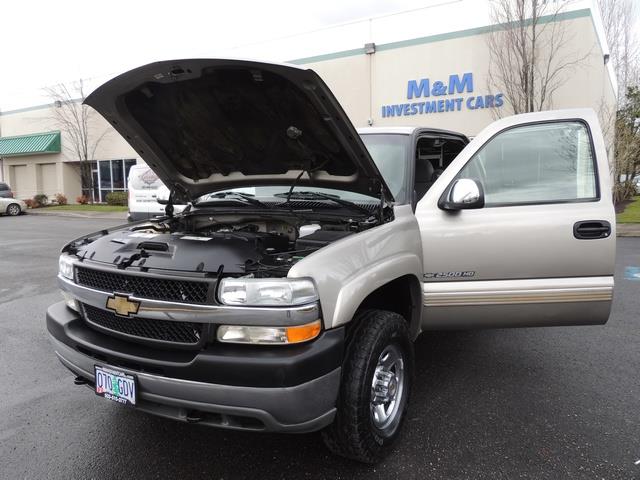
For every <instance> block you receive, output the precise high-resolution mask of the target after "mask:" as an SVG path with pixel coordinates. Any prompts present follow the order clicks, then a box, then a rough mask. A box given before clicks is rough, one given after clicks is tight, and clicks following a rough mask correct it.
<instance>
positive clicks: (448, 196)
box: [438, 178, 484, 210]
mask: <svg viewBox="0 0 640 480" xmlns="http://www.w3.org/2000/svg"><path fill="white" fill-rule="evenodd" d="M438 207H440V208H441V209H443V210H468V209H472V208H482V207H484V192H483V190H482V184H481V183H480V182H478V181H476V180H472V179H470V178H459V179H458V180H456V181H455V182H453V183H452V184H451V186H449V188H447V189H446V190H445V191H444V193H443V194H442V196H441V197H440V200H439V201H438Z"/></svg>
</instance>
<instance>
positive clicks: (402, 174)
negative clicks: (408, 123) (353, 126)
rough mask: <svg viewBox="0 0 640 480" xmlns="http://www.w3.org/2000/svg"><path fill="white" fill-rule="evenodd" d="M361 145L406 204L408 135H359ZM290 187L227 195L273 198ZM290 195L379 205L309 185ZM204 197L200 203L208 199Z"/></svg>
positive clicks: (355, 195) (367, 198) (244, 189)
mask: <svg viewBox="0 0 640 480" xmlns="http://www.w3.org/2000/svg"><path fill="white" fill-rule="evenodd" d="M361 138H362V141H363V142H364V144H365V146H366V147H367V149H368V150H369V153H370V154H371V158H373V161H374V162H375V164H376V166H377V167H378V170H380V173H381V174H382V177H383V178H384V180H385V182H386V183H387V186H388V187H389V190H391V193H392V194H393V198H395V199H396V202H397V203H405V197H406V194H405V184H406V178H407V162H406V155H407V148H408V145H409V136H408V135H392V134H367V135H361ZM289 188H290V187H289V186H286V185H281V186H268V187H241V188H234V189H227V190H226V191H231V192H240V193H247V194H250V195H255V196H256V197H273V196H274V195H276V194H281V193H287V192H288V191H289ZM293 192H318V193H324V194H328V195H336V196H338V197H340V198H341V199H343V200H349V201H351V202H374V201H378V200H377V199H376V198H374V197H370V196H367V195H361V194H359V193H355V192H349V191H345V190H335V189H332V188H320V187H314V186H310V185H300V186H297V187H296V188H294V189H293ZM207 197H209V195H205V196H203V197H202V198H201V200H204V199H207Z"/></svg>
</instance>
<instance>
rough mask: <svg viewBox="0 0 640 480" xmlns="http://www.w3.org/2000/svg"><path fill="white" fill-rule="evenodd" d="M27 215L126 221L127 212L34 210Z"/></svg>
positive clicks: (30, 210)
mask: <svg viewBox="0 0 640 480" xmlns="http://www.w3.org/2000/svg"><path fill="white" fill-rule="evenodd" d="M27 215H44V216H49V217H74V218H104V219H108V220H122V221H123V222H125V221H126V220H127V212H92V211H73V210H47V209H46V208H34V209H31V208H30V209H29V210H28V211H27Z"/></svg>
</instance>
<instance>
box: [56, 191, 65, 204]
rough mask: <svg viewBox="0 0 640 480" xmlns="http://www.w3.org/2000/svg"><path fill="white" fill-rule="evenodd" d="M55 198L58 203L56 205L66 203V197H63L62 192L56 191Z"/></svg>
mask: <svg viewBox="0 0 640 480" xmlns="http://www.w3.org/2000/svg"><path fill="white" fill-rule="evenodd" d="M55 199H56V202H57V203H58V205H66V204H67V197H65V196H64V194H62V193H56V194H55Z"/></svg>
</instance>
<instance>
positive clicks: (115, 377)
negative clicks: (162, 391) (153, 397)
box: [94, 365, 137, 405]
mask: <svg viewBox="0 0 640 480" xmlns="http://www.w3.org/2000/svg"><path fill="white" fill-rule="evenodd" d="M94 373H95V377H96V395H99V396H101V397H104V398H106V399H108V400H112V401H114V402H118V403H121V404H123V405H135V404H136V394H137V385H136V377H134V376H133V375H127V374H126V373H124V372H120V371H118V370H113V369H111V368H105V367H99V366H98V365H95V366H94Z"/></svg>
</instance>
